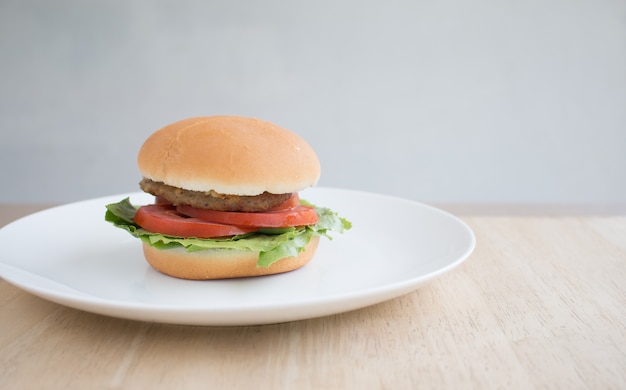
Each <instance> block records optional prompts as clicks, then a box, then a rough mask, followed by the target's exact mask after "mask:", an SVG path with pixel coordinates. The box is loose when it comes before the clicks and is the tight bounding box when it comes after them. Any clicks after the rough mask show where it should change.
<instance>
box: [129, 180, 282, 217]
mask: <svg viewBox="0 0 626 390" xmlns="http://www.w3.org/2000/svg"><path fill="white" fill-rule="evenodd" d="M139 187H141V189H142V190H144V191H145V192H147V193H150V194H152V195H154V196H159V197H163V198H165V199H167V200H168V201H170V202H172V203H173V204H175V205H181V204H186V205H190V206H193V207H197V208H201V209H210V210H218V211H245V212H259V211H267V210H269V209H271V208H273V207H276V206H278V205H280V204H282V203H284V202H285V201H287V199H289V197H290V196H291V194H290V193H289V194H270V193H269V192H264V193H262V194H261V195H255V196H245V195H243V196H240V195H227V194H220V193H217V192H215V191H213V190H211V191H208V192H203V191H190V190H185V189H182V188H177V187H172V186H170V185H167V184H165V183H161V182H157V181H152V180H150V179H146V178H144V179H143V180H142V181H141V182H140V183H139Z"/></svg>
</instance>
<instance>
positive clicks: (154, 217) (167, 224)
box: [135, 204, 257, 238]
mask: <svg viewBox="0 0 626 390" xmlns="http://www.w3.org/2000/svg"><path fill="white" fill-rule="evenodd" d="M135 222H136V223H137V225H139V226H141V227H142V228H144V229H146V230H149V231H151V232H154V233H161V234H166V235H168V236H176V237H197V238H214V237H227V236H234V235H237V234H244V233H250V232H253V231H255V230H257V229H254V228H250V227H241V226H233V225H225V224H222V223H214V222H206V221H202V220H200V219H197V218H190V217H188V216H185V215H181V214H180V213H178V212H177V211H176V209H175V208H174V207H173V206H171V205H162V204H151V205H147V206H142V207H140V208H139V210H137V213H136V214H135Z"/></svg>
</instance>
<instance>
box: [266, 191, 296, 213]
mask: <svg viewBox="0 0 626 390" xmlns="http://www.w3.org/2000/svg"><path fill="white" fill-rule="evenodd" d="M296 206H300V196H298V193H297V192H294V193H293V194H291V197H290V198H289V199H287V200H286V201H285V202H284V203H282V204H279V205H278V206H276V207H272V208H271V209H269V210H267V211H279V210H286V209H292V208H294V207H296Z"/></svg>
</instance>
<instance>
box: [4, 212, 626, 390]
mask: <svg viewBox="0 0 626 390" xmlns="http://www.w3.org/2000/svg"><path fill="white" fill-rule="evenodd" d="M41 207H42V206H41ZM38 208H40V206H29V207H24V208H22V209H21V210H20V213H21V214H22V215H23V214H26V213H28V212H31V211H34V210H36V209H38ZM9 209H11V210H13V208H11V207H10V206H0V224H5V223H7V222H9V221H10V220H12V219H14V218H16V215H15V213H12V214H10V213H9V211H8V210H9ZM18 216H19V215H18ZM462 219H463V220H464V221H466V222H467V223H468V224H469V225H470V227H471V228H472V229H473V230H474V232H475V233H476V236H477V247H476V250H475V252H474V253H473V254H472V256H471V257H470V258H469V259H468V260H467V261H466V262H465V263H464V264H463V265H461V266H460V267H459V268H457V269H455V270H453V271H452V272H451V273H448V274H446V275H444V276H442V277H441V278H439V279H436V280H434V281H433V282H431V283H429V284H428V285H426V286H423V287H421V288H419V289H418V290H417V291H415V292H412V293H410V294H407V295H404V296H402V297H400V298H397V299H393V300H391V301H388V302H385V303H381V304H378V305H375V306H371V307H368V308H365V309H361V310H356V311H352V312H348V313H343V314H339V315H334V316H329V317H324V318H318V319H312V320H306V321H298V322H292V323H284V324H275V325H265V326H246V327H192V326H175V325H163V324H156V323H143V322H136V321H129V320H123V319H117V318H109V317H104V316H100V315H96V314H91V313H87V312H82V311H78V310H75V309H70V308H66V307H63V306H60V305H57V304H54V303H50V302H48V301H45V300H43V299H40V298H37V297H35V296H33V295H30V294H28V293H26V292H23V291H22V290H20V289H18V288H15V287H13V286H12V285H10V284H9V283H7V282H5V281H1V280H0V388H1V389H29V388H30V389H46V388H49V389H61V388H63V389H70V388H77V389H85V388H90V389H118V388H119V389H134V388H151V389H194V388H210V389H218V388H227V389H239V388H241V389H252V388H254V389H296V388H297V389H321V388H325V389H326V388H328V389H409V388H411V389H415V388H421V389H426V388H435V389H441V388H449V389H459V388H480V389H487V388H506V389H531V388H553V389H620V388H626V287H625V286H624V285H625V282H626V217H624V216H595V217H594V216H580V215H577V216H575V217H567V216H536V215H534V216H528V217H524V216H506V215H498V216H481V215H464V216H462Z"/></svg>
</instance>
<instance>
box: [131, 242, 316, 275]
mask: <svg viewBox="0 0 626 390" xmlns="http://www.w3.org/2000/svg"><path fill="white" fill-rule="evenodd" d="M318 244H319V236H313V238H311V241H310V242H309V244H308V245H307V246H306V248H305V251H304V252H301V253H300V254H299V255H298V256H296V257H288V258H284V259H281V260H279V261H277V262H275V263H272V265H270V266H269V267H267V268H266V267H257V265H256V263H257V259H258V257H259V253H258V252H244V251H237V250H233V251H230V250H206V251H198V252H185V250H184V249H183V248H177V249H164V250H160V249H155V248H153V247H151V246H150V245H147V244H145V243H144V244H143V254H144V256H145V258H146V260H147V261H148V263H150V265H151V266H152V267H153V268H154V269H156V270H157V271H159V272H161V273H164V274H166V275H170V276H174V277H177V278H181V279H196V280H204V279H228V278H243V277H249V276H261V275H271V274H278V273H282V272H287V271H293V270H295V269H298V268H301V267H303V266H304V265H305V264H307V263H308V262H309V261H310V260H311V259H312V258H313V255H314V254H315V250H316V249H317V245H318Z"/></svg>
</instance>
